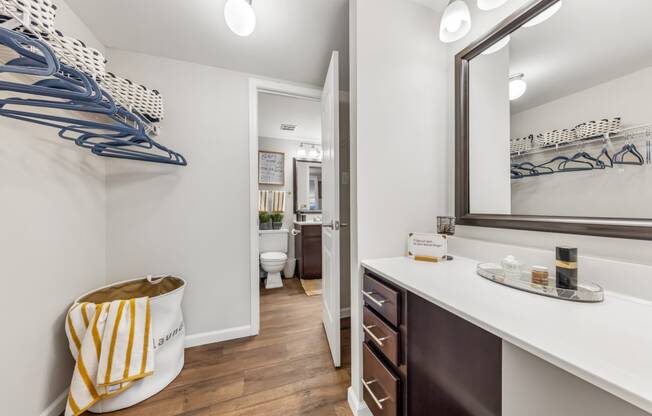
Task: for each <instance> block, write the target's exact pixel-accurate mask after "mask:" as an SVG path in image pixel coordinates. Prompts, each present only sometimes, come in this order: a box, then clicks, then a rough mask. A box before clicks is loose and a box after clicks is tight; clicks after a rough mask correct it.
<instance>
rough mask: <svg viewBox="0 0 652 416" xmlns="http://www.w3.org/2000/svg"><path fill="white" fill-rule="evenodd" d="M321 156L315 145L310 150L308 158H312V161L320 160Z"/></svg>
mask: <svg viewBox="0 0 652 416" xmlns="http://www.w3.org/2000/svg"><path fill="white" fill-rule="evenodd" d="M319 156H320V152H319V150H318V149H317V146H315V145H314V144H313V145H312V147H311V148H310V151H309V152H308V157H310V158H311V159H317V158H319Z"/></svg>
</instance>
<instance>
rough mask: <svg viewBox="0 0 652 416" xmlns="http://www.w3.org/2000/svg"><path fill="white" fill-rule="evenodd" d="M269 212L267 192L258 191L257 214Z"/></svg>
mask: <svg viewBox="0 0 652 416" xmlns="http://www.w3.org/2000/svg"><path fill="white" fill-rule="evenodd" d="M267 211H269V191H258V212H267Z"/></svg>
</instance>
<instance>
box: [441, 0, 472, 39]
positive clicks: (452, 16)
mask: <svg viewBox="0 0 652 416" xmlns="http://www.w3.org/2000/svg"><path fill="white" fill-rule="evenodd" d="M470 30H471V12H470V11H469V6H467V5H466V3H465V2H464V1H462V0H454V1H452V2H451V3H450V4H449V5H448V6H447V7H446V10H444V14H443V15H442V17H441V23H440V25H439V40H441V41H442V42H444V43H451V42H455V41H457V40H460V39H462V38H463V37H464V36H466V35H467V33H469V31H470Z"/></svg>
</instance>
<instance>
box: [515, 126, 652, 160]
mask: <svg viewBox="0 0 652 416" xmlns="http://www.w3.org/2000/svg"><path fill="white" fill-rule="evenodd" d="M641 138H647V139H650V140H652V123H650V124H643V125H640V126H635V127H628V128H624V129H620V130H618V131H616V132H612V133H605V134H600V135H597V136H592V137H587V138H583V139H580V140H575V141H572V142H568V143H561V144H556V145H551V146H545V147H538V148H534V149H530V150H525V151H520V152H516V153H512V154H511V157H512V158H521V157H525V156H531V155H535V154H539V153H547V152H552V151H557V150H561V149H571V148H574V147H578V146H586V145H589V144H593V143H607V142H612V143H615V142H619V141H634V140H639V139H641Z"/></svg>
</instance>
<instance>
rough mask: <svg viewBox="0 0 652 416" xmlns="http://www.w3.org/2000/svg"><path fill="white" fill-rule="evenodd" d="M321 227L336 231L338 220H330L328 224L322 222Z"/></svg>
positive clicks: (338, 224)
mask: <svg viewBox="0 0 652 416" xmlns="http://www.w3.org/2000/svg"><path fill="white" fill-rule="evenodd" d="M321 226H322V228H330V229H331V230H334V231H337V230H339V229H340V222H339V221H337V220H332V221H331V222H330V223H329V224H322V225H321Z"/></svg>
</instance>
